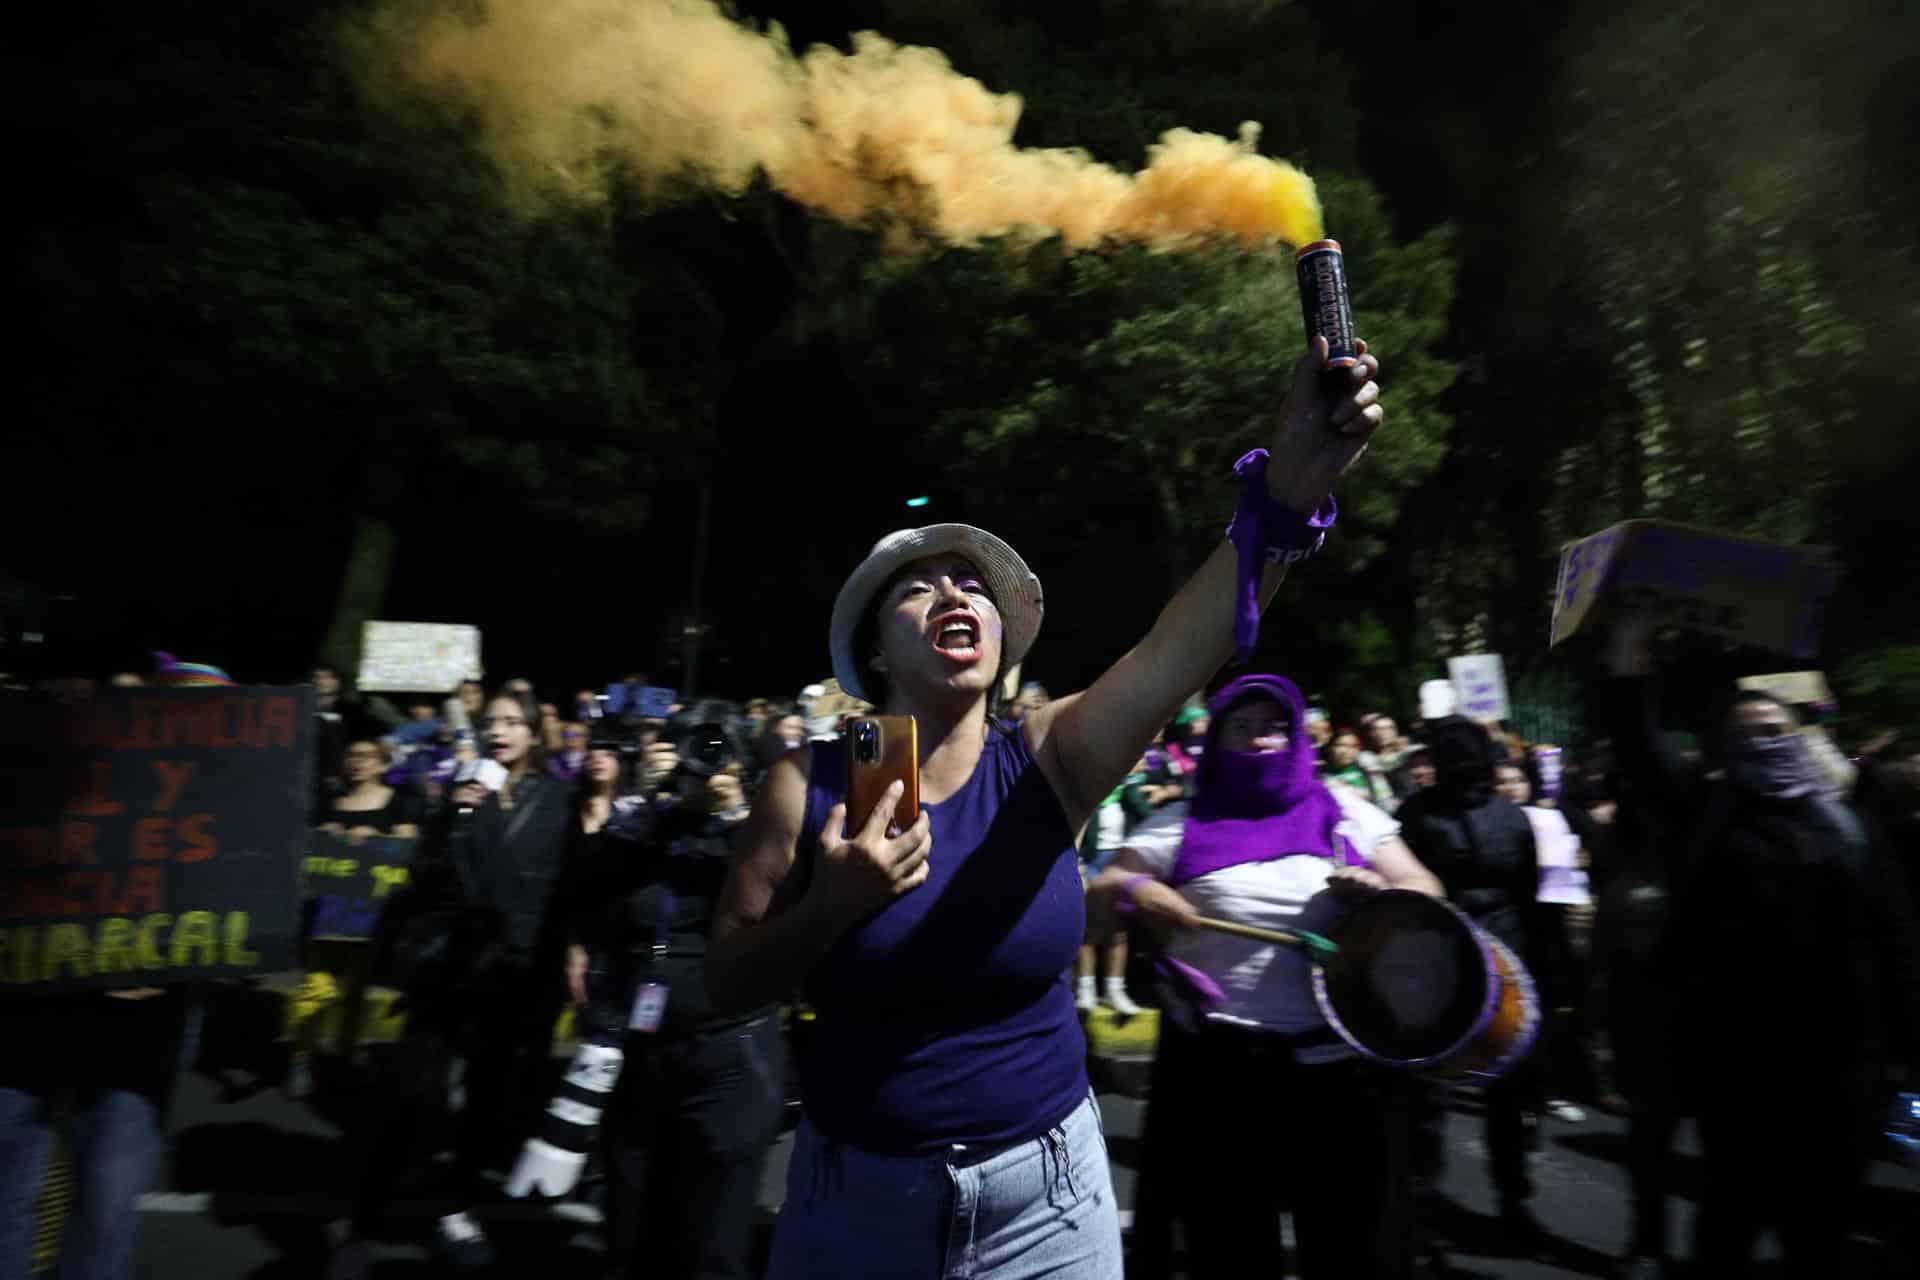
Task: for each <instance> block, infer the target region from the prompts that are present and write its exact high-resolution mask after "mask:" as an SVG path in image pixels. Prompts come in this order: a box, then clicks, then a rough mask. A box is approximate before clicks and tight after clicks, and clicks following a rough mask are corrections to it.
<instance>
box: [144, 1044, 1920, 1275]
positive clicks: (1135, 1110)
mask: <svg viewBox="0 0 1920 1280" xmlns="http://www.w3.org/2000/svg"><path fill="white" fill-rule="evenodd" d="M324 1080H325V1078H324V1077H323V1083H324ZM325 1094H326V1091H324V1090H323V1093H322V1100H320V1101H316V1102H303V1101H296V1100H294V1099H291V1098H289V1097H288V1096H286V1095H285V1094H284V1093H283V1092H282V1091H281V1090H280V1089H279V1088H278V1087H277V1086H274V1085H270V1084H268V1083H267V1082H266V1081H264V1080H261V1079H259V1078H257V1077H255V1076H253V1075H251V1074H250V1073H247V1072H232V1071H229V1072H227V1073H225V1074H224V1076H221V1075H216V1074H211V1073H208V1072H205V1071H202V1072H196V1073H194V1074H192V1075H190V1076H188V1077H187V1079H186V1080H185V1082H184V1084H183V1086H182V1090H181V1094H180V1097H179V1099H178V1101H177V1103H176V1109H175V1114H174V1117H173V1137H172V1143H171V1149H170V1151H169V1155H168V1158H167V1159H166V1160H165V1161H164V1162H163V1165H162V1167H161V1168H160V1169H159V1170H157V1172H156V1176H155V1178H154V1180H153V1185H152V1189H151V1191H150V1192H149V1193H148V1194H147V1195H146V1196H145V1197H143V1199H142V1202H141V1223H140V1236H139V1266H138V1274H139V1275H140V1276H141V1277H147V1278H151V1280H189V1278H191V1280H242V1278H245V1280H294V1278H308V1277H316V1276H319V1275H320V1274H321V1270H322V1267H323V1260H324V1258H325V1256H326V1251H327V1240H328V1235H329V1231H330V1229H331V1228H332V1225H333V1224H334V1223H336V1222H337V1220H338V1219H340V1217H341V1216H342V1215H343V1214H344V1212H345V1207H346V1206H345V1193H344V1189H345V1188H346V1187H347V1185H348V1177H349V1167H348V1162H347V1154H346V1151H345V1147H344V1144H343V1143H342V1141H341V1129H340V1124H339V1121H340V1120H341V1119H342V1118H343V1114H342V1113H344V1112H346V1111H350V1110H351V1109H352V1107H353V1096H352V1094H351V1093H350V1092H348V1091H346V1090H344V1089H343V1090H340V1091H338V1092H335V1093H334V1102H333V1103H331V1104H329V1103H327V1102H326V1101H325V1100H324V1098H325ZM1101 1106H1102V1109H1103V1112H1104V1114H1105V1119H1106V1124H1107V1129H1108V1135H1109V1147H1110V1150H1111V1153H1112V1158H1113V1164H1114V1170H1113V1172H1114V1182H1115V1189H1116V1192H1117V1194H1118V1196H1119V1200H1120V1205H1121V1208H1122V1221H1123V1223H1126V1222H1128V1221H1130V1218H1131V1214H1130V1212H1129V1211H1130V1209H1131V1206H1132V1203H1133V1192H1134V1167H1133V1166H1134V1162H1135V1159H1136V1156H1137V1151H1138V1143H1137V1135H1138V1134H1139V1131H1140V1121H1141V1117H1142V1114H1143V1111H1144V1106H1145V1104H1144V1103H1143V1102H1142V1101H1140V1100H1138V1099H1136V1098H1133V1097H1130V1096H1127V1095H1126V1094H1123V1093H1119V1092H1107V1093H1104V1094H1103V1095H1102V1096H1101ZM1622 1129H1623V1126H1622V1124H1621V1122H1620V1121H1619V1120H1618V1119H1615V1118H1613V1117H1610V1116H1606V1115H1602V1114H1598V1113H1591V1114H1590V1117H1589V1119H1588V1120H1587V1122H1585V1123H1582V1124H1566V1123H1562V1122H1559V1121H1556V1120H1551V1119H1549V1120H1547V1121H1546V1122H1545V1125H1544V1127H1543V1129H1542V1140H1541V1143H1540V1147H1539V1151H1538V1154H1537V1156H1536V1169H1535V1176H1536V1183H1537V1186H1538V1194H1537V1199H1536V1201H1535V1203H1534V1208H1535V1210H1536V1213H1537V1214H1538V1216H1539V1218H1540V1219H1541V1221H1542V1222H1543V1223H1544V1224H1545V1225H1546V1226H1547V1227H1548V1228H1549V1230H1550V1231H1551V1232H1552V1233H1553V1235H1554V1236H1555V1237H1556V1240H1557V1244H1556V1245H1555V1247H1554V1253H1553V1254H1552V1256H1551V1257H1550V1258H1548V1259H1546V1260H1542V1259H1539V1258H1517V1257H1512V1256H1503V1255H1502V1253H1501V1252H1500V1250H1499V1247H1498V1245H1497V1243H1496V1241H1497V1236H1496V1233H1495V1232H1494V1231H1493V1225H1494V1220H1493V1218H1492V1216H1491V1215H1492V1210H1493V1199H1492V1192H1491V1187H1490V1184H1489V1181H1488V1177H1487V1167H1486V1153H1485V1149H1484V1146H1483V1145H1482V1138H1481V1133H1482V1131H1481V1126H1480V1123H1479V1121H1478V1119H1477V1118H1476V1117H1475V1116H1474V1115H1472V1114H1471V1113H1470V1111H1467V1110H1459V1111H1456V1112H1454V1113H1453V1114H1451V1115H1450V1116H1449V1117H1448V1128H1447V1140H1448V1146H1449V1161H1448V1182H1447V1184H1446V1188H1445V1189H1446V1191H1447V1193H1448V1196H1449V1198H1450V1199H1451V1201H1452V1202H1453V1203H1454V1205H1455V1206H1456V1210H1457V1212H1456V1214H1455V1215H1454V1217H1455V1220H1454V1221H1453V1223H1452V1224H1451V1226H1452V1230H1453V1235H1454V1238H1455V1240H1456V1241H1457V1242H1458V1251H1457V1252H1456V1255H1455V1263H1456V1266H1457V1268H1458V1273H1459V1274H1462V1275H1468V1276H1483V1277H1516V1278H1517V1277H1548V1276H1569V1275H1607V1274H1609V1273H1610V1270H1609V1268H1610V1262H1611V1260H1612V1259H1613V1258H1614V1257H1616V1256H1617V1255H1618V1254H1619V1253H1620V1252H1621V1250H1622V1248H1623V1247H1624V1245H1625V1242H1626V1234H1627V1207H1626V1202H1625V1195H1624V1188H1625V1179H1624V1175H1623V1173H1622V1172H1621V1167H1620V1163H1619V1161H1620V1155H1621V1145H1622ZM1684 1141H1686V1140H1685V1139H1683V1142H1684ZM791 1145H792V1138H791V1134H787V1135H784V1136H783V1137H782V1138H781V1140H780V1142H779V1144H778V1145H777V1146H776V1148H775V1149H774V1151H773V1153H772V1156H771V1158H770V1159H769V1161H768V1167H767V1172H766V1179H765V1183H764V1187H763V1191H762V1196H761V1204H762V1206H763V1210H764V1212H763V1215H762V1219H761V1225H762V1228H763V1236H764V1234H765V1231H766V1230H770V1228H771V1224H772V1222H773V1219H774V1215H775V1214H776V1213H777V1211H778V1206H779V1204H780V1201H781V1198H782V1197H781V1189H782V1181H783V1177H784V1171H785V1166H786V1158H787V1153H788V1151H789V1150H790V1149H791ZM1697 1183H1698V1168H1697V1162H1696V1161H1695V1159H1694V1156H1693V1152H1692V1149H1691V1148H1690V1147H1685V1146H1683V1148H1682V1150H1681V1152H1680V1154H1679V1157H1678V1163H1677V1171H1676V1180H1675V1188H1676V1192H1677V1194H1676V1196H1675V1197H1674V1199H1673V1201H1672V1202H1671V1203H1670V1206H1669V1208H1670V1212H1671V1215H1672V1219H1673V1224H1674V1227H1675V1239H1676V1240H1677V1241H1682V1242H1684V1240H1685V1236H1686V1224H1687V1219H1688V1216H1689V1214H1690V1205H1689V1203H1688V1197H1689V1196H1690V1195H1691V1194H1693V1193H1694V1190H1695V1188H1696V1187H1697ZM1862 1207H1863V1211H1864V1212H1863V1219H1864V1220H1865V1221H1866V1222H1867V1223H1868V1224H1869V1225H1868V1227H1867V1228H1866V1229H1865V1231H1864V1232H1863V1234H1862V1235H1861V1236H1860V1237H1858V1238H1857V1239H1856V1240H1855V1242H1854V1245H1855V1255H1856V1261H1857V1267H1855V1268H1850V1269H1849V1272H1848V1274H1849V1276H1861V1277H1875V1276H1895V1275H1898V1276H1901V1277H1911V1276H1913V1275H1915V1274H1920V1269H1917V1268H1915V1267H1914V1265H1913V1260H1914V1259H1915V1257H1917V1256H1920V1254H1915V1253H1913V1252H1909V1251H1908V1250H1909V1249H1910V1248H1911V1246H1912V1242H1913V1240H1914V1235H1915V1227H1914V1224H1915V1222H1916V1220H1920V1177H1917V1176H1915V1175H1914V1174H1913V1173H1912V1172H1910V1171H1907V1170H1902V1169H1896V1168H1894V1167H1893V1166H1890V1165H1882V1166H1879V1167H1878V1168H1877V1169H1876V1173H1875V1181H1874V1185H1873V1187H1872V1188H1871V1190H1870V1192H1869V1194H1868V1197H1867V1200H1866V1202H1865V1203H1864V1204H1863V1206H1862ZM482 1218H483V1221H484V1222H485V1223H486V1224H487V1227H488V1230H489V1233H490V1235H491V1236H492V1237H493V1239H494V1241H495V1243H496V1245H497V1246H498V1247H499V1249H500V1250H501V1254H502V1262H501V1266H500V1268H499V1270H498V1272H497V1274H499V1275H503V1276H523V1275H536V1274H537V1275H539V1276H540V1277H541V1280H570V1278H572V1277H588V1276H597V1275H598V1274H599V1273H600V1270H601V1261H602V1259H601V1255H600V1253H599V1244H598V1239H597V1232H596V1229H595V1228H596V1226H597V1223H598V1221H599V1216H598V1213H597V1212H596V1211H595V1210H594V1209H593V1208H592V1207H591V1205H590V1204H584V1203H561V1204H558V1205H545V1204H528V1203H521V1202H507V1201H502V1202H501V1203H499V1204H496V1205H491V1206H488V1207H486V1208H485V1209H484V1210H483V1211H482ZM1896 1241H1900V1242H1901V1243H1899V1244H1895V1243H1894V1242H1896ZM1475 1250H1480V1251H1479V1252H1476V1251H1475ZM374 1252H375V1257H376V1268H375V1272H374V1274H375V1276H376V1277H378V1278H379V1280H404V1278H405V1277H416V1276H417V1277H426V1276H429V1275H432V1274H434V1273H435V1271H436V1268H435V1267H434V1266H433V1264H432V1263H430V1262H429V1261H428V1259H427V1256H426V1254H425V1252H424V1251H423V1250H422V1249H421V1248H420V1247H419V1246H418V1245H417V1244H414V1243H412V1242H410V1241H409V1240H407V1239H405V1238H397V1239H394V1240H390V1241H382V1242H379V1243H378V1244H377V1245H376V1247H375V1251H374ZM1765 1270H1768V1271H1770V1270H1772V1268H1766V1269H1765Z"/></svg>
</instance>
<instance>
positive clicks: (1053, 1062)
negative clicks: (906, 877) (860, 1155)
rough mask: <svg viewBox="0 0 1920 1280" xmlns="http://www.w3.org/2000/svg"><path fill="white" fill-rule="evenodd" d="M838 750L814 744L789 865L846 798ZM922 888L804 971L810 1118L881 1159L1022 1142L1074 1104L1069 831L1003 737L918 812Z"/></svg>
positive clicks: (1017, 738) (1076, 1053)
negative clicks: (923, 834) (962, 781)
mask: <svg viewBox="0 0 1920 1280" xmlns="http://www.w3.org/2000/svg"><path fill="white" fill-rule="evenodd" d="M846 757H847V753H846V747H845V745H844V744H843V743H831V744H826V743H821V744H816V745H815V746H814V749H813V766H812V778H811V781H810V783H809V786H808V790H807V813H806V821H805V824H804V825H803V827H802V828H801V833H800V843H799V849H798V857H799V859H800V860H801V862H802V863H803V864H804V865H808V866H811V865H812V862H813V859H815V858H816V857H818V856H819V849H820V846H819V834H820V827H821V824H822V822H823V821H824V819H825V817H826V813H827V810H828V809H830V808H832V807H833V806H834V805H835V804H838V803H839V802H840V801H842V800H844V799H845V798H846V790H847V787H846V774H847V758H846ZM925 807H926V810H927V812H928V813H929V815H931V820H932V825H933V853H932V856H931V862H932V869H931V871H930V872H929V874H928V877H927V881H926V883H924V884H922V885H921V886H920V887H919V888H917V889H915V890H913V891H912V892H910V893H906V894H903V895H901V896H900V897H898V898H895V899H894V900H893V901H892V902H890V903H888V904H887V905H886V906H885V907H883V908H881V909H880V910H879V911H878V912H876V913H875V914H874V915H873V916H872V917H870V918H869V919H868V920H867V921H866V922H865V923H864V924H862V925H860V926H858V927H856V928H855V929H853V930H852V931H850V932H849V933H847V934H846V935H845V936H844V937H842V938H841V939H840V941H839V942H838V943H836V944H835V945H834V947H833V949H832V950H830V951H829V952H828V953H827V954H826V956H825V957H824V958H823V959H822V960H821V962H820V963H819V964H818V965H816V966H815V968H814V970H813V973H812V974H811V975H809V977H808V981H807V995H808V998H809V999H810V1000H811V1002H812V1004H813V1006H814V1010H815V1013H816V1015H817V1019H816V1021H815V1022H814V1024H813V1030H812V1033H811V1034H810V1035H808V1036H807V1037H806V1038H805V1041H804V1042H803V1044H802V1046H801V1051H800V1055H799V1059H800V1079H801V1088H802V1090H803V1098H804V1102H805V1105H806V1108H807V1115H808V1118H809V1119H811V1120H812V1121H813V1124H814V1126H815V1127H816V1128H818V1129H819V1130H820V1132H821V1133H822V1134H824V1135H825V1136H826V1137H828V1138H829V1139H832V1140H834V1141H837V1142H844V1143H846V1144H847V1145H849V1146H853V1147H858V1148H861V1149H862V1150H866V1151H871V1152H875V1153H877V1154H883V1155H919V1154H925V1153H928V1152H936V1151H943V1150H945V1149H946V1148H947V1147H948V1146H949V1145H951V1144H954V1143H965V1144H967V1145H969V1146H997V1145H1001V1144H1005V1143H1012V1142H1024V1141H1027V1140H1029V1139H1032V1138H1037V1137H1039V1136H1040V1135H1042V1134H1044V1133H1045V1132H1046V1131H1047V1130H1048V1129H1050V1128H1052V1127H1054V1126H1055V1125H1057V1124H1059V1123H1060V1122H1061V1121H1062V1120H1063V1119H1065V1118H1066V1116H1068V1115H1069V1114H1070V1113H1071V1112H1072V1111H1073V1109H1074V1108H1075V1107H1077V1106H1079V1105H1080V1103H1081V1102H1083V1101H1084V1100H1085V1099H1086V1096H1087V1068H1086V1041H1085V1040H1084V1038H1083V1037H1082V1035H1081V1032H1080V1019H1079V1015H1078V1012H1077V1010H1076V1009H1075V1007H1074V1001H1073V992H1072V989H1071V987H1070V985H1069V983H1070V975H1071V972H1072V968H1073V962H1074V956H1075V954H1076V953H1077V952H1078V951H1079V949H1080V941H1081V938H1082V936H1083V935H1084V934H1085V932H1086V902H1085V898H1084V896H1083V893H1082V890H1081V886H1080V871H1079V853H1078V851H1077V850H1076V849H1075V847H1074V840H1073V831H1072V830H1071V829H1070V828H1069V827H1068V826H1067V816H1066V814H1065V812H1064V811H1063V810H1062V809H1061V807H1060V801H1059V799H1058V798H1057V797H1056V796H1055V795H1054V792H1053V787H1052V785H1051V784H1050V783H1049V782H1048V781H1047V779H1046V776H1045V775H1044V774H1043V773H1041V771H1040V768H1039V766H1038V765H1036V764H1035V763H1034V759H1033V753H1032V752H1031V751H1029V750H1028V749H1027V744H1026V739H1025V737H1024V735H1023V734H1022V733H1021V732H1020V730H1019V729H1018V728H1014V729H1011V730H1010V731H1006V732H1002V731H1001V730H999V729H998V728H996V729H995V730H994V731H993V732H992V733H990V734H989V735H988V740H987V746H986V750H985V751H984V752H983V753H982V755H981V757H980V763H979V765H978V766H976V767H975V769H974V771H973V776H972V777H971V778H969V779H968V780H967V782H966V785H964V786H963V787H961V788H960V790H959V791H957V792H955V793H954V794H953V795H952V796H950V797H948V798H947V799H946V800H943V801H941V802H940V803H939V804H930V805H927V806H925Z"/></svg>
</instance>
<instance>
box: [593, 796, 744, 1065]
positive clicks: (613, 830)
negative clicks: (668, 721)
mask: <svg viewBox="0 0 1920 1280" xmlns="http://www.w3.org/2000/svg"><path fill="white" fill-rule="evenodd" d="M735 825H736V824H731V823H728V822H725V821H723V820H721V819H719V818H714V817H710V816H708V815H707V814H705V813H702V812H700V811H698V810H696V809H693V808H688V807H685V806H682V805H678V804H675V803H671V802H659V803H656V804H654V805H653V806H651V807H650V808H643V807H640V806H638V805H635V804H632V803H625V804H623V805H622V807H621V810H620V811H617V812H616V814H615V816H614V818H613V819H612V820H610V821H609V822H608V823H607V825H606V826H605V827H603V828H602V829H601V830H600V831H599V832H597V833H595V834H593V835H586V834H585V833H584V832H582V831H581V830H580V829H579V827H578V824H577V823H576V826H575V845H574V851H573V853H572V854H571V855H570V856H569V858H568V860H567V868H566V873H565V878H564V881H563V884H562V887H561V889H560V891H559V893H558V895H557V898H558V906H557V910H558V912H559V915H560V917H561V920H562V925H561V927H562V929H563V930H564V932H565V934H566V940H567V941H568V942H571V943H577V944H579V945H581V946H583V947H585V948H586V949H587V951H588V952H589V953H590V954H591V955H592V956H593V957H594V959H595V960H596V962H600V963H603V964H611V965H612V967H614V968H615V969H618V968H620V967H621V966H622V964H623V963H627V962H631V963H632V965H633V969H632V971H631V972H632V975H633V977H634V979H635V980H636V981H644V982H656V983H660V984H663V985H665V986H666V988H667V990H668V997H667V1006H666V1014H665V1018H664V1021H663V1022H662V1024H661V1032H662V1033H663V1034H665V1035H674V1034H678V1033H682V1032H687V1031H693V1030H697V1029H700V1028H703V1027H707V1026H710V1025H712V1024H713V1010H712V1005H711V1004H710V1003H709V1001H708V999H707V974H706V963H707V935H708V933H709V931H710V930H711V928H712V925H713V915H714V908H715V905H716V904H717V903H718V902H719V899H720V890H721V888H722V886H723V885H725V883H726V878H727V867H728V864H729V862H730V859H731V852H732V843H731V834H732V831H733V829H734V826H735ZM656 944H658V945H657V946H656ZM760 1012H762V1011H755V1012H753V1013H750V1014H746V1015H743V1016H742V1017H740V1018H737V1019H728V1020H727V1021H747V1020H750V1019H752V1018H755V1017H758V1016H759V1014H760Z"/></svg>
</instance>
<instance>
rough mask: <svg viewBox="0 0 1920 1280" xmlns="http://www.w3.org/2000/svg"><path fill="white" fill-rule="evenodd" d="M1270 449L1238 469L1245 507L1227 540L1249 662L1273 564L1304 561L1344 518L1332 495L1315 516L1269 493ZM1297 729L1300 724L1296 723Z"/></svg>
mask: <svg viewBox="0 0 1920 1280" xmlns="http://www.w3.org/2000/svg"><path fill="white" fill-rule="evenodd" d="M1270 456H1271V455H1269V454H1268V453H1267V451H1266V450H1265V449H1255V450H1253V451H1252V452H1251V453H1249V454H1247V455H1246V456H1245V457H1243V458H1241V459H1240V461H1238V462H1236V463H1234V464H1233V474H1235V475H1236V476H1239V477H1240V506H1239V508H1238V509H1237V510H1235V511H1234V513H1233V523H1232V524H1231V525H1229V526H1228V527H1227V541H1229V542H1231V543H1232V544H1233V547H1234V550H1235V551H1237V552H1239V555H1240V559H1239V573H1238V575H1237V577H1236V579H1235V584H1234V585H1235V591H1234V614H1233V645H1234V648H1235V649H1236V650H1237V651H1238V652H1239V654H1240V661H1242V662H1245V661H1246V660H1247V659H1248V658H1250V657H1251V656H1252V655H1253V647H1254V645H1255V644H1256V643H1258V642H1259V639H1260V578H1261V576H1262V574H1263V572H1264V569H1265V563H1266V561H1267V560H1269V559H1286V560H1304V559H1305V558H1306V557H1308V556H1310V555H1312V554H1313V553H1314V552H1316V551H1318V550H1319V549H1320V544H1321V543H1323V542H1325V541H1326V540H1327V530H1328V529H1331V528H1332V527H1333V522H1334V521H1335V520H1337V519H1338V518H1339V516H1340V508H1339V506H1338V504H1336V503H1335V502H1334V500H1333V495H1332V494H1328V495H1327V500H1326V501H1325V502H1323V503H1321V504H1320V506H1319V508H1318V509H1317V510H1315V511H1314V512H1313V514H1312V515H1304V516H1303V515H1301V514H1300V513H1299V512H1298V511H1295V510H1293V509H1292V508H1291V507H1288V506H1285V505H1283V504H1282V503H1278V502H1275V501H1274V500H1273V498H1272V497H1270V496H1269V495H1268V493H1267V459H1268V458H1269V457H1270ZM1295 723H1296V725H1297V724H1298V723H1299V722H1298V721H1296V722H1295Z"/></svg>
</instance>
